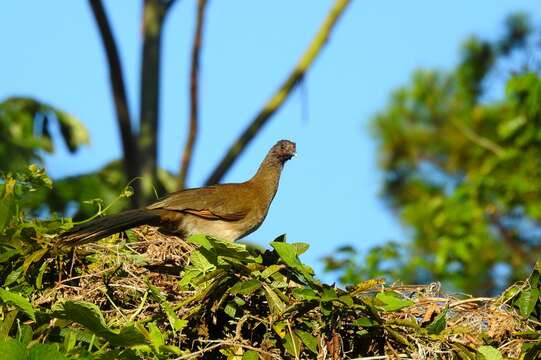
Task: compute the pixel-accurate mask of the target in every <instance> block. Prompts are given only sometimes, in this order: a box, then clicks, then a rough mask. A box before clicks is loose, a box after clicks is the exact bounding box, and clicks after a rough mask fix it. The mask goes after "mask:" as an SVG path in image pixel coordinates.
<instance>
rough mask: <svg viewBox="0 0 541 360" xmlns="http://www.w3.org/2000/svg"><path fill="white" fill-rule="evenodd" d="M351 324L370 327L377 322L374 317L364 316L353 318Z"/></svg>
mask: <svg viewBox="0 0 541 360" xmlns="http://www.w3.org/2000/svg"><path fill="white" fill-rule="evenodd" d="M353 324H354V325H357V326H362V327H372V326H377V325H378V322H377V321H375V320H374V319H370V318H367V317H364V318H360V319H357V320H355V321H354V322H353Z"/></svg>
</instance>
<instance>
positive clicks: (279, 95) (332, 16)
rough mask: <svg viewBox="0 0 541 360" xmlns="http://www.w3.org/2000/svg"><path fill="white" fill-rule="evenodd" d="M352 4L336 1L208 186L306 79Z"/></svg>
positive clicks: (226, 155) (220, 178)
mask: <svg viewBox="0 0 541 360" xmlns="http://www.w3.org/2000/svg"><path fill="white" fill-rule="evenodd" d="M350 2H351V1H350V0H336V2H335V4H334V6H333V8H332V9H331V10H330V12H329V13H328V15H327V18H326V19H325V21H324V22H323V24H322V25H321V28H320V29H319V31H318V33H317V34H316V36H315V37H314V39H313V40H312V43H311V44H310V46H309V47H308V49H307V50H306V52H305V53H304V54H303V55H302V57H301V58H300V60H299V62H298V63H297V65H296V66H295V68H294V69H293V71H292V72H291V74H290V75H289V76H288V78H287V79H286V81H285V82H284V83H283V84H282V86H280V88H279V89H278V90H277V91H276V92H275V93H274V95H273V96H272V97H271V98H270V99H269V100H268V101H267V103H266V104H265V105H264V106H263V108H262V109H261V111H260V112H259V113H258V114H257V116H256V117H255V118H254V119H253V120H252V122H251V123H250V124H249V125H248V127H247V128H246V129H245V130H244V131H243V132H242V134H241V135H240V137H239V138H238V139H237V140H236V141H235V142H234V143H233V145H231V147H230V148H229V150H228V151H227V153H226V154H225V156H224V157H223V158H222V160H221V161H220V163H219V164H218V166H216V168H215V169H214V171H213V172H212V173H211V175H210V176H209V177H208V179H207V181H206V182H205V185H212V184H216V183H218V182H220V181H221V180H222V178H223V177H224V175H225V174H226V172H227V171H228V170H229V169H230V168H231V166H232V165H233V163H234V162H235V161H236V160H237V159H238V157H239V156H240V154H241V153H242V151H244V149H245V148H246V146H247V145H248V144H249V143H250V142H251V141H252V140H253V138H254V137H255V136H256V135H257V134H258V132H259V131H260V130H261V128H262V127H263V126H264V125H265V124H266V123H267V122H268V121H269V119H270V118H271V117H272V116H273V115H274V114H275V113H276V112H277V111H278V109H279V108H280V107H281V106H282V105H283V104H284V102H285V101H286V99H287V98H288V97H289V95H290V94H291V92H292V91H293V89H294V88H295V87H296V86H297V85H298V84H299V82H300V81H301V80H302V78H303V77H304V76H305V74H306V72H307V71H308V69H309V68H310V66H311V65H312V63H313V62H314V60H315V58H316V57H317V55H318V54H319V53H320V52H321V50H322V49H323V46H324V45H325V43H326V42H327V40H328V38H329V35H330V33H331V31H332V29H333V28H334V25H335V24H336V22H337V21H338V19H339V17H340V15H342V14H343V12H344V10H345V9H346V7H347V5H349V3H350Z"/></svg>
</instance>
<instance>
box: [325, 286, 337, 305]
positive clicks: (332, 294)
mask: <svg viewBox="0 0 541 360" xmlns="http://www.w3.org/2000/svg"><path fill="white" fill-rule="evenodd" d="M333 300H338V296H337V295H336V289H334V288H331V287H326V288H324V289H323V294H322V295H321V301H322V302H328V301H333Z"/></svg>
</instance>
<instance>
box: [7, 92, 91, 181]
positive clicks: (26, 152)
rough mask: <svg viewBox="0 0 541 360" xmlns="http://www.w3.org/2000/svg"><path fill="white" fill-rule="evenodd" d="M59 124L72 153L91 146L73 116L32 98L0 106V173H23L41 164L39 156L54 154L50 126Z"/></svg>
mask: <svg viewBox="0 0 541 360" xmlns="http://www.w3.org/2000/svg"><path fill="white" fill-rule="evenodd" d="M53 121H56V122H57V123H58V125H59V128H60V133H61V137H62V140H63V141H64V143H65V144H66V146H67V148H68V149H69V151H71V152H74V151H76V150H77V149H78V148H79V147H80V146H82V145H84V144H88V142H89V138H88V133H87V131H86V129H85V127H84V126H83V125H82V123H81V122H79V121H78V120H77V119H76V118H74V117H73V116H72V115H70V114H68V113H66V112H64V111H62V110H59V109H56V108H54V107H52V106H50V105H47V104H44V103H42V102H39V101H36V100H34V99H29V98H16V97H13V98H8V99H6V100H4V101H3V102H1V103H0V169H2V171H6V172H8V171H22V170H24V169H25V168H26V167H27V166H28V164H30V163H38V164H41V163H42V157H41V155H40V152H47V153H51V152H53V150H54V146H53V139H52V136H51V125H52V124H51V123H52V122H53Z"/></svg>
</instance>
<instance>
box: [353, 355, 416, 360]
mask: <svg viewBox="0 0 541 360" xmlns="http://www.w3.org/2000/svg"><path fill="white" fill-rule="evenodd" d="M393 358H394V356H393V357H390V356H387V355H380V356H366V357H359V358H355V359H351V360H384V359H393ZM398 358H400V359H411V358H410V357H409V356H408V355H406V354H398Z"/></svg>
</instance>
